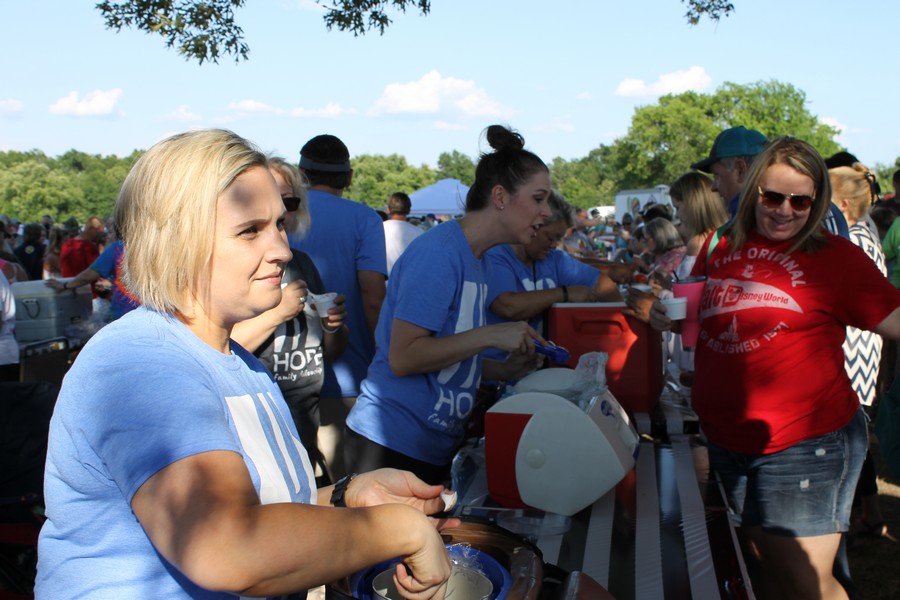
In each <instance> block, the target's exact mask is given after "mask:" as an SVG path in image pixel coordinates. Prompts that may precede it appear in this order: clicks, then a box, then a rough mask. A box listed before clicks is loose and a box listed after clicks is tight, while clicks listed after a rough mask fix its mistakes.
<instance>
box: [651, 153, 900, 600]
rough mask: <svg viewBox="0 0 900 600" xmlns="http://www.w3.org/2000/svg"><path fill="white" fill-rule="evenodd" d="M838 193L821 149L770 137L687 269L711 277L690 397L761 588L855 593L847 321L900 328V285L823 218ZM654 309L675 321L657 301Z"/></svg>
mask: <svg viewBox="0 0 900 600" xmlns="http://www.w3.org/2000/svg"><path fill="white" fill-rule="evenodd" d="M830 204H831V183H830V180H829V176H828V170H827V168H826V166H825V163H824V162H823V161H822V159H821V157H820V156H819V155H818V153H816V151H815V150H814V149H813V148H812V147H811V146H810V145H809V144H807V143H805V142H802V141H800V140H797V139H793V138H781V139H778V140H775V141H773V142H772V143H771V144H770V145H769V146H768V147H767V148H766V149H765V150H764V151H763V152H762V153H761V154H760V155H759V156H758V157H757V158H756V160H755V161H754V162H753V164H752V166H751V169H750V172H749V174H748V178H747V181H746V183H745V187H744V188H743V191H742V193H741V199H740V205H739V208H738V213H737V215H736V217H735V219H734V222H733V223H732V224H731V226H730V227H729V228H728V229H727V230H725V231H724V233H723V234H722V235H721V237H718V239H717V238H716V236H711V237H710V240H709V241H707V243H706V245H705V246H704V248H703V249H702V250H701V252H700V257H701V258H700V259H698V260H697V262H696V264H695V266H694V269H693V271H692V275H695V276H700V275H703V276H706V277H707V281H706V286H705V288H704V292H703V296H702V298H701V302H700V314H699V318H700V323H701V332H700V339H699V341H698V343H697V349H696V378H695V381H694V387H693V390H692V404H693V407H694V409H695V411H696V412H697V415H698V416H699V418H700V423H701V427H702V429H703V432H704V433H705V434H706V437H707V439H708V443H709V456H710V465H711V467H712V470H713V471H714V473H715V474H716V476H717V478H718V479H719V481H721V482H722V485H723V486H724V489H725V492H726V496H727V500H728V503H729V505H730V507H731V509H732V510H733V511H734V516H735V518H736V521H737V525H738V526H739V528H740V529H739V531H740V533H741V538H742V541H743V542H744V545H745V550H746V556H747V557H748V559H751V563H752V564H753V569H752V571H751V572H752V575H753V585H754V589H755V591H756V593H757V595H758V596H759V597H760V598H846V597H847V596H846V593H845V591H844V589H843V588H842V587H841V585H840V584H839V583H838V581H837V580H836V579H835V578H834V576H833V575H832V568H833V566H834V560H835V556H836V553H837V550H838V545H839V543H840V540H841V532H844V531H847V529H848V525H849V517H850V507H851V503H852V500H853V492H854V488H855V486H856V481H857V479H858V477H859V472H860V469H861V467H862V463H863V459H864V458H865V454H866V448H867V443H868V434H867V429H866V423H865V417H864V415H863V413H862V411H861V410H860V406H859V401H858V399H857V397H856V393H855V392H854V391H853V388H852V387H851V385H850V380H849V379H848V377H847V374H846V372H845V371H844V353H843V350H842V348H841V345H842V343H843V341H844V337H845V332H846V327H847V326H848V325H853V326H855V327H859V328H860V329H867V330H872V331H876V332H878V333H880V334H882V335H884V336H887V337H890V338H895V339H896V338H898V337H900V291H898V290H897V289H896V288H894V287H893V286H892V285H891V284H890V282H889V281H888V280H887V279H886V278H885V277H884V275H882V273H881V272H880V271H879V270H878V269H877V268H876V266H875V263H873V262H872V260H871V259H869V257H868V256H866V255H865V253H863V252H862V250H860V249H859V248H858V247H856V246H855V245H854V244H853V243H852V242H850V241H849V240H845V239H843V238H840V237H837V236H833V235H831V234H829V233H827V232H826V231H824V230H823V228H822V225H821V224H822V220H823V218H824V217H825V215H826V214H827V213H828V211H829V206H830ZM716 239H717V241H716V242H715V244H714V245H713V247H712V250H711V253H708V251H709V244H710V243H711V242H712V241H713V240H716ZM707 257H708V258H707ZM704 258H706V259H705V260H704ZM650 321H651V323H652V324H653V325H654V326H655V327H657V328H659V329H669V328H671V326H672V322H671V321H670V320H669V319H668V318H667V317H666V316H665V307H663V306H662V305H661V304H659V303H658V302H657V303H655V304H654V305H653V307H652V309H651V311H650ZM754 559H755V560H754Z"/></svg>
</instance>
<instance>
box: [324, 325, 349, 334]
mask: <svg viewBox="0 0 900 600" xmlns="http://www.w3.org/2000/svg"><path fill="white" fill-rule="evenodd" d="M343 328H344V326H343V325H341V326H340V327H335V328H334V329H329V328H328V327H325V326H324V325H322V331H324V332H325V333H337V332H338V331H340V330H341V329H343Z"/></svg>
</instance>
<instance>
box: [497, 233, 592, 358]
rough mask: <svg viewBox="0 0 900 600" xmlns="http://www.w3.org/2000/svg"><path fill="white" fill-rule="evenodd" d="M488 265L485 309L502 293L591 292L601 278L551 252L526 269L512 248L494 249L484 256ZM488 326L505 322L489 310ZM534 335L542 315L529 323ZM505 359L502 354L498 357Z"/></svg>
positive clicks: (590, 267)
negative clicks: (580, 287)
mask: <svg viewBox="0 0 900 600" xmlns="http://www.w3.org/2000/svg"><path fill="white" fill-rule="evenodd" d="M484 256H485V258H486V259H487V261H488V263H489V264H490V268H491V270H490V280H489V281H488V295H487V307H488V309H490V306H491V304H492V303H493V302H494V300H496V299H497V296H499V295H500V294H502V293H504V292H531V291H534V290H549V289H553V288H558V287H560V286H563V285H583V286H585V287H589V288H593V287H594V285H595V284H596V283H597V278H598V277H600V271H598V270H597V269H595V268H594V267H592V266H590V265H586V264H584V263H583V262H580V261H578V260H575V259H574V258H572V257H571V256H569V255H568V254H566V253H565V252H562V251H560V250H551V251H550V253H549V254H547V257H546V258H545V259H544V260H539V261H535V262H534V266H533V267H529V266H528V265H526V264H525V263H523V262H522V261H521V260H519V257H518V256H516V253H515V251H514V250H513V249H512V246H508V245H505V244H504V245H502V246H494V247H493V248H491V249H490V250H488V251H487V252H486V253H485V255H484ZM487 322H488V324H489V325H492V324H494V323H504V322H506V319H504V318H502V317H500V316H498V315H497V314H495V313H494V312H493V311H491V310H488V312H487ZM528 324H529V325H531V326H532V327H533V328H534V329H535V331H537V332H538V333H541V329H542V328H543V315H538V316H536V317H532V318H531V319H529V320H528ZM500 356H505V353H500Z"/></svg>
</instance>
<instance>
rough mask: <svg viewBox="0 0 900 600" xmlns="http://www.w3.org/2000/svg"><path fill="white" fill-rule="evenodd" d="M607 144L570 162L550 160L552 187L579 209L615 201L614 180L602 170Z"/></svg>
mask: <svg viewBox="0 0 900 600" xmlns="http://www.w3.org/2000/svg"><path fill="white" fill-rule="evenodd" d="M608 156H609V147H608V146H601V147H600V148H595V149H594V150H591V151H590V153H589V154H588V155H587V156H586V157H584V158H579V159H573V160H571V161H567V160H564V159H562V158H554V159H553V161H552V162H551V163H550V165H549V166H550V175H551V180H552V182H553V187H554V188H555V189H556V190H558V191H559V192H560V193H561V194H562V195H563V197H565V199H566V200H568V201H569V202H570V203H571V204H572V205H574V206H577V207H580V208H590V207H592V206H604V205H612V204H613V203H614V201H615V193H616V185H617V183H616V181H614V180H612V179H610V178H609V176H608V175H607V173H606V170H605V169H604V162H605V161H606V160H608Z"/></svg>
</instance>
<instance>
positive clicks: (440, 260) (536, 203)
mask: <svg viewBox="0 0 900 600" xmlns="http://www.w3.org/2000/svg"><path fill="white" fill-rule="evenodd" d="M487 141H488V143H489V144H490V145H491V147H492V148H493V149H494V151H493V152H490V153H487V154H484V155H482V156H481V159H480V160H479V162H478V166H477V167H476V170H475V183H474V184H472V187H471V188H470V189H469V193H468V195H467V196H466V214H465V215H464V216H463V217H462V218H460V219H459V220H457V221H450V222H447V223H444V224H441V225H439V226H437V227H434V228H432V229H430V230H429V231H428V232H426V233H425V234H424V235H421V236H419V237H418V238H416V239H415V240H413V242H412V243H411V244H410V245H409V247H408V248H407V250H406V252H404V253H403V255H402V256H401V257H400V259H399V260H398V261H397V262H396V263H395V264H394V268H393V270H392V271H391V278H390V280H389V281H388V289H387V297H386V298H385V301H384V305H383V306H382V309H381V316H380V317H379V320H378V329H377V330H376V332H375V339H376V346H377V348H376V351H375V360H374V361H373V362H372V365H371V366H370V367H369V373H368V376H367V377H366V379H365V380H364V381H363V383H362V392H361V394H360V396H359V398H358V399H357V401H356V405H355V406H354V407H353V410H352V411H351V412H350V416H349V417H348V419H347V432H346V435H345V437H344V449H345V458H346V462H347V464H346V467H347V471H348V472H364V471H369V470H371V469H374V468H377V467H383V466H388V465H391V466H394V467H399V466H400V465H403V468H404V469H407V470H410V471H412V472H413V473H415V474H417V475H418V476H419V477H421V478H422V479H424V480H425V481H428V482H432V483H437V482H440V481H443V480H445V479H446V478H447V476H448V474H449V468H450V462H451V460H452V458H453V455H454V453H455V452H456V450H457V448H458V447H459V445H460V444H461V442H462V441H463V438H464V434H465V428H466V424H467V422H468V420H469V417H470V416H471V414H472V410H473V408H474V407H475V396H476V392H477V390H478V384H479V381H480V380H481V379H482V378H484V379H485V380H503V379H517V378H519V377H522V376H523V375H524V374H525V373H527V372H528V371H529V370H530V369H532V368H534V367H535V366H536V364H537V361H536V359H535V354H534V340H541V338H540V336H539V335H538V334H537V333H536V332H535V331H534V329H532V328H531V327H530V326H529V325H528V324H527V323H525V322H523V321H517V322H509V323H500V324H496V325H486V324H485V323H486V321H485V310H486V308H485V299H486V295H487V287H488V286H487V284H488V278H489V273H488V267H487V262H486V259H485V258H484V254H485V252H486V251H487V250H488V249H489V248H492V247H493V246H496V245H498V244H527V243H528V242H529V241H531V239H532V238H534V237H535V236H536V235H537V232H538V229H540V227H541V225H543V223H544V220H545V219H546V218H547V217H549V216H550V208H549V205H548V202H547V199H548V198H549V196H550V175H549V172H548V169H547V166H546V165H545V164H544V162H543V161H542V160H541V159H540V158H538V157H537V156H536V155H535V154H533V153H531V152H529V151H527V150H525V149H524V140H523V138H522V136H520V135H519V134H518V133H515V132H513V131H511V130H509V129H507V128H505V127H502V126H499V125H492V126H491V127H488V129H487ZM489 348H496V349H499V350H503V351H506V352H510V353H511V356H510V358H509V359H507V360H506V361H505V362H497V361H492V360H486V359H482V358H481V357H480V356H479V355H480V353H482V352H484V351H485V350H487V349H489Z"/></svg>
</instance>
